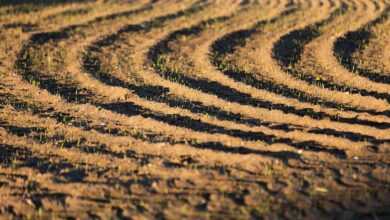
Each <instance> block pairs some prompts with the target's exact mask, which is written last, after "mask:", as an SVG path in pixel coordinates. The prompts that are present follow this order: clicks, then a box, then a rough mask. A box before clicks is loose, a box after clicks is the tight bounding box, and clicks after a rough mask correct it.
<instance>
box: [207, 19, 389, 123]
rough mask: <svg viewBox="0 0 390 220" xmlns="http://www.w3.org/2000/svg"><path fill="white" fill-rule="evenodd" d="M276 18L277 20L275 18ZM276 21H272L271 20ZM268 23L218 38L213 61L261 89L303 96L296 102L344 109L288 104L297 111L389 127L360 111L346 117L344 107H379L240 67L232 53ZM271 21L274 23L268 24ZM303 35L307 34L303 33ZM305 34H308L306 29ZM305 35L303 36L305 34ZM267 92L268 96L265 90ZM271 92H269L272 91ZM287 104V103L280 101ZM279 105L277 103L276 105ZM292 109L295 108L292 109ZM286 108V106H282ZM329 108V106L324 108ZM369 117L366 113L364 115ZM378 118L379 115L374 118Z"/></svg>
mask: <svg viewBox="0 0 390 220" xmlns="http://www.w3.org/2000/svg"><path fill="white" fill-rule="evenodd" d="M275 22H276V21H275ZM271 23H272V22H271ZM264 25H267V24H262V23H260V24H257V25H255V27H253V29H244V30H239V31H236V32H232V33H230V34H228V35H226V36H224V37H222V38H220V39H218V40H217V41H215V43H214V44H213V45H212V48H213V50H212V52H211V53H212V57H211V60H212V62H213V64H214V65H215V66H216V67H217V68H218V69H219V70H220V71H222V72H223V73H224V74H225V75H227V76H228V77H230V78H232V79H233V80H236V81H237V82H243V83H245V84H247V85H250V86H252V87H254V88H257V89H262V90H267V91H269V92H272V93H274V94H278V95H282V96H285V97H287V98H294V99H297V100H299V101H300V102H299V103H298V104H296V103H294V104H295V105H300V104H301V102H308V103H312V104H320V105H321V106H326V107H329V108H337V109H340V110H343V111H340V110H335V111H324V112H322V111H320V112H317V111H315V110H314V109H313V108H312V107H311V106H310V107H311V108H310V107H307V106H305V105H303V106H302V107H301V108H304V109H302V110H299V109H296V110H294V109H292V107H289V106H284V109H286V110H288V111H291V112H294V111H295V113H296V114H298V115H308V116H310V117H313V118H316V119H321V118H324V117H329V118H330V119H331V120H334V121H340V122H346V123H358V124H363V125H368V126H375V127H378V128H386V127H388V125H387V123H386V122H385V123H382V122H378V121H376V120H378V119H376V120H375V121H371V120H372V119H371V120H364V119H363V120H361V119H357V118H356V114H352V115H350V116H349V117H343V116H344V115H345V113H344V111H345V110H349V111H353V112H360V113H366V112H368V113H370V114H373V115H376V114H377V113H376V112H375V111H367V110H360V109H357V108H353V107H350V106H345V105H340V104H338V103H334V102H329V101H326V100H323V99H321V98H318V97H314V96H311V95H310V94H308V93H306V92H304V91H301V90H297V89H294V88H289V87H288V86H285V85H282V84H275V83H273V82H272V81H270V80H268V79H265V78H264V77H263V78H261V79H259V78H258V77H256V74H254V73H248V72H246V71H244V70H243V69H241V68H238V67H237V65H236V64H234V62H233V61H229V59H228V58H226V57H227V56H228V54H231V53H234V52H235V50H236V47H238V46H241V45H242V44H243V42H245V39H246V38H249V37H250V35H252V34H254V32H255V31H256V29H261V27H262V26H264ZM268 25H270V24H268ZM302 35H303V34H302ZM305 36H308V34H307V33H306V34H305ZM301 39H302V37H301ZM284 51H286V50H284ZM263 96H267V95H266V94H264V95H263ZM268 96H269V95H268ZM279 106H283V105H279ZM277 107H278V105H276V108H277ZM291 109H292V110H291ZM282 110H283V108H282ZM321 110H325V109H323V108H322V109H321ZM362 116H363V117H365V115H362ZM374 119H375V118H374ZM379 120H383V117H382V118H379Z"/></svg>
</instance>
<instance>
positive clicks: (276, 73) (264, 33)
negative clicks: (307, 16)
mask: <svg viewBox="0 0 390 220" xmlns="http://www.w3.org/2000/svg"><path fill="white" fill-rule="evenodd" d="M343 5H344V4H341V5H340V4H339V6H342V7H345V6H343ZM336 7H337V6H336ZM341 10H342V9H341ZM341 12H342V11H341ZM339 13H340V12H339ZM344 13H345V12H344ZM334 16H336V18H337V11H336V12H335V15H334ZM323 19H326V17H324V18H323ZM319 20H320V21H321V20H322V19H319ZM283 22H284V21H279V22H275V23H274V24H273V25H268V26H267V25H266V26H263V27H262V28H261V29H260V30H259V31H257V32H255V33H254V34H251V35H250V36H249V39H250V40H248V41H247V43H246V44H245V45H244V47H243V48H242V49H241V48H238V49H237V50H236V52H235V54H234V56H233V57H232V58H231V59H233V60H234V59H236V60H237V59H238V60H237V61H236V62H240V63H242V64H240V65H242V66H244V65H245V66H246V69H247V70H248V71H247V72H252V73H255V74H256V75H255V76H257V77H258V79H259V80H260V79H261V80H264V79H266V80H269V81H272V82H273V83H274V84H280V85H283V86H285V87H288V88H291V89H296V90H298V91H302V92H304V93H306V94H309V95H310V96H311V97H319V98H321V99H320V100H318V101H322V100H327V101H328V100H329V101H330V102H333V103H338V104H340V107H344V106H343V105H348V106H353V107H358V108H361V109H362V110H363V111H364V110H366V111H367V110H368V111H369V112H370V113H374V114H375V113H376V111H378V109H381V110H382V111H385V112H382V111H379V113H378V114H380V115H384V116H386V115H387V114H388V112H386V110H387V107H386V106H387V103H385V102H383V101H379V100H375V101H374V103H373V102H371V103H372V104H373V105H371V106H369V107H368V106H367V105H363V104H362V103H366V102H367V100H366V98H363V99H362V97H361V96H356V95H350V94H345V93H341V92H332V93H329V90H326V89H323V88H319V87H317V86H311V85H309V84H308V83H303V82H302V81H298V80H296V79H295V78H293V77H291V76H290V75H286V74H285V73H286V72H289V71H282V70H281V69H280V68H279V67H278V65H277V64H276V63H275V60H274V59H273V58H272V57H270V56H269V54H273V53H274V54H275V50H278V52H279V53H281V54H283V55H285V56H283V57H284V59H285V60H296V58H297V56H296V55H295V54H298V53H299V48H300V45H301V44H300V42H301V41H305V40H306V39H307V38H308V37H309V36H311V35H310V31H309V33H307V32H304V31H302V32H299V31H297V32H295V31H294V30H299V29H302V28H303V30H304V27H307V26H308V27H311V25H310V22H308V23H305V24H300V27H299V26H295V27H294V23H290V24H292V25H290V27H285V26H283ZM286 23H287V20H286ZM313 23H315V21H313ZM319 24H320V23H319ZM314 26H316V25H314ZM283 27H284V28H283ZM275 33H278V34H277V35H276V34H275ZM288 33H291V35H289V34H288ZM271 34H272V36H271ZM285 35H287V36H293V37H290V38H285V39H289V40H283V39H282V40H281V39H280V38H281V37H283V36H285ZM294 36H295V37H294ZM244 39H245V38H244ZM278 42H279V43H278ZM280 42H286V43H283V44H281V43H280ZM274 44H276V46H274ZM258 45H262V46H261V47H259V46H258ZM297 51H298V52H297ZM249 53H250V54H249ZM291 54H292V55H291ZM273 56H274V57H275V55H273ZM240 57H241V58H242V57H245V58H246V59H240ZM270 64H272V65H270ZM240 69H243V68H241V67H240ZM292 75H294V74H292ZM275 89H276V88H275ZM351 96H352V97H351ZM348 97H351V98H348ZM308 101H309V100H308ZM312 101H314V103H315V101H317V100H312ZM314 103H313V104H314ZM328 103H329V102H328ZM343 103H344V104H343ZM375 103H377V104H378V105H379V106H382V108H379V107H378V105H376V104H375ZM374 106H375V107H374ZM329 107H332V104H331V106H329ZM333 107H336V106H334V105H333ZM370 108H371V109H370ZM347 109H348V108H347ZM354 109H355V108H354ZM384 118H385V120H386V118H387V117H384Z"/></svg>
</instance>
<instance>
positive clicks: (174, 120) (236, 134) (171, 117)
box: [22, 58, 316, 149]
mask: <svg viewBox="0 0 390 220" xmlns="http://www.w3.org/2000/svg"><path fill="white" fill-rule="evenodd" d="M28 60H29V58H27V61H28ZM22 63H23V64H25V67H27V68H29V67H30V66H29V63H28V62H22ZM29 71H30V72H31V70H29ZM35 74H36V73H35ZM30 75H32V74H30ZM41 76H42V75H41ZM49 80H51V81H55V80H53V79H51V78H49ZM42 82H43V83H45V81H42V79H41V78H40V81H39V84H40V83H42ZM54 83H55V82H54ZM40 85H41V84H40ZM49 88H50V87H49ZM52 88H55V89H57V90H56V91H59V92H60V94H61V93H63V91H60V90H58V88H59V85H58V84H55V86H52ZM69 88H72V87H70V86H69V85H67V84H66V87H65V89H67V90H66V91H69V90H68V89H69ZM75 89H77V88H76V87H75ZM76 91H80V90H76ZM79 94H80V93H77V92H75V93H73V95H74V99H75V100H74V101H76V102H83V101H88V102H90V101H91V100H89V99H88V98H86V96H85V95H83V94H81V95H79ZM89 94H92V93H89ZM67 95H69V94H67ZM80 96H81V97H84V98H85V99H84V100H80V99H79V97H80ZM123 104H124V106H125V107H126V105H127V106H129V107H131V106H132V105H131V103H123ZM123 104H121V103H118V104H111V105H101V106H103V107H106V108H110V106H115V107H116V108H117V111H119V110H120V109H121V108H120V106H123ZM116 105H119V106H116ZM118 108H119V109H118ZM133 108H135V109H137V106H135V105H134V106H133ZM140 111H141V112H142V111H144V110H140ZM126 113H128V114H139V112H138V111H137V110H135V111H133V113H132V112H131V111H129V110H127V111H126ZM146 117H149V118H154V119H157V120H160V121H161V120H162V121H163V122H165V123H170V124H173V125H181V126H184V127H188V128H190V129H191V128H193V127H196V129H197V130H198V131H204V130H205V129H206V130H207V131H212V130H217V131H218V132H219V133H221V134H227V135H230V136H233V137H241V138H245V139H247V140H249V141H251V140H263V139H264V140H267V139H270V138H271V139H272V136H265V137H263V136H261V135H259V134H255V133H248V132H241V131H239V130H226V129H223V128H222V127H218V126H212V125H208V124H205V123H201V122H198V121H195V120H193V119H190V118H187V117H182V116H179V115H167V116H165V115H164V116H163V117H160V116H158V115H156V114H155V113H153V114H146ZM177 118H179V119H182V120H185V121H186V122H187V123H188V124H185V123H184V124H183V123H179V124H178V122H179V121H178V120H177ZM250 135H252V136H254V137H250ZM266 138H267V139H266ZM286 141H289V140H288V139H286V140H284V139H281V140H280V141H279V142H282V143H288V142H286ZM293 145H296V146H297V147H299V146H302V145H304V144H302V143H301V144H299V143H298V144H293ZM308 149H309V148H308ZM314 149H316V147H314Z"/></svg>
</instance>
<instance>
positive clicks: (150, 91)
mask: <svg viewBox="0 0 390 220" xmlns="http://www.w3.org/2000/svg"><path fill="white" fill-rule="evenodd" d="M83 66H84V68H85V70H86V71H87V72H89V73H90V74H91V75H93V76H94V77H95V78H97V79H99V80H100V81H102V82H104V83H105V84H107V85H110V86H117V87H122V88H126V89H129V90H130V91H132V92H133V93H135V94H136V95H137V96H139V97H141V98H144V99H147V100H151V101H155V102H161V103H165V104H167V105H169V106H170V107H179V108H184V109H187V110H189V111H191V112H193V113H201V114H207V115H210V116H214V117H216V118H218V119H221V120H228V121H234V122H237V123H242V124H247V125H250V126H270V125H271V123H269V122H265V121H261V120H258V119H254V118H247V117H244V116H242V115H241V114H236V113H232V112H226V111H224V110H222V109H220V108H217V107H214V106H205V105H203V104H202V103H200V102H196V101H191V100H188V99H184V98H180V97H171V96H169V95H168V93H169V88H166V87H163V86H151V85H135V84H131V83H127V82H124V81H122V80H120V79H118V78H116V77H115V76H113V75H112V74H109V73H105V72H102V71H101V68H100V61H99V59H97V58H93V57H91V56H85V57H84V60H83ZM275 126H276V125H275ZM280 127H281V128H283V130H285V131H289V130H292V129H291V128H288V125H284V126H282V125H280Z"/></svg>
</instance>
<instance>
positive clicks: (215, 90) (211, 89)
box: [151, 33, 264, 117]
mask: <svg viewBox="0 0 390 220" xmlns="http://www.w3.org/2000/svg"><path fill="white" fill-rule="evenodd" d="M175 34H180V33H175ZM174 36H175V35H174V34H173V35H171V36H170V37H168V38H167V39H168V40H167V41H164V42H161V43H160V44H159V45H157V46H155V49H156V50H155V51H152V52H155V54H151V59H152V60H154V62H155V64H156V63H157V65H161V63H162V62H161V60H159V61H157V57H158V56H157V55H158V53H162V52H161V51H164V50H166V49H164V48H167V46H166V43H167V42H169V41H170V39H174V38H175V37H174ZM164 45H165V46H164ZM158 62H160V63H158ZM159 71H161V74H162V75H163V76H164V74H165V77H166V78H167V79H168V80H171V81H174V82H180V83H182V84H185V85H186V86H189V87H192V88H196V89H198V90H202V91H203V92H205V93H212V94H221V95H220V96H219V95H218V96H219V97H220V98H223V99H226V98H227V97H228V98H229V97H233V98H236V97H237V99H236V100H240V99H241V97H242V94H240V95H227V93H225V94H223V93H224V91H231V90H230V89H229V88H226V87H224V88H222V87H221V86H219V85H218V84H216V83H213V84H211V83H210V82H207V81H205V80H201V81H200V80H199V79H198V80H194V79H191V78H188V77H186V76H185V77H184V76H182V75H183V74H179V73H176V72H174V71H173V70H171V69H165V70H161V69H159ZM173 74H174V75H173ZM164 84H166V83H164ZM161 85H162V84H161ZM191 92H193V90H192V91H191ZM182 95H185V93H182ZM210 98H211V97H210V96H209V97H207V98H203V100H204V99H210ZM229 101H232V99H231V100H229ZM235 102H236V101H235ZM214 103H216V101H214ZM241 104H243V105H248V101H245V102H241ZM263 117H264V116H263Z"/></svg>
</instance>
